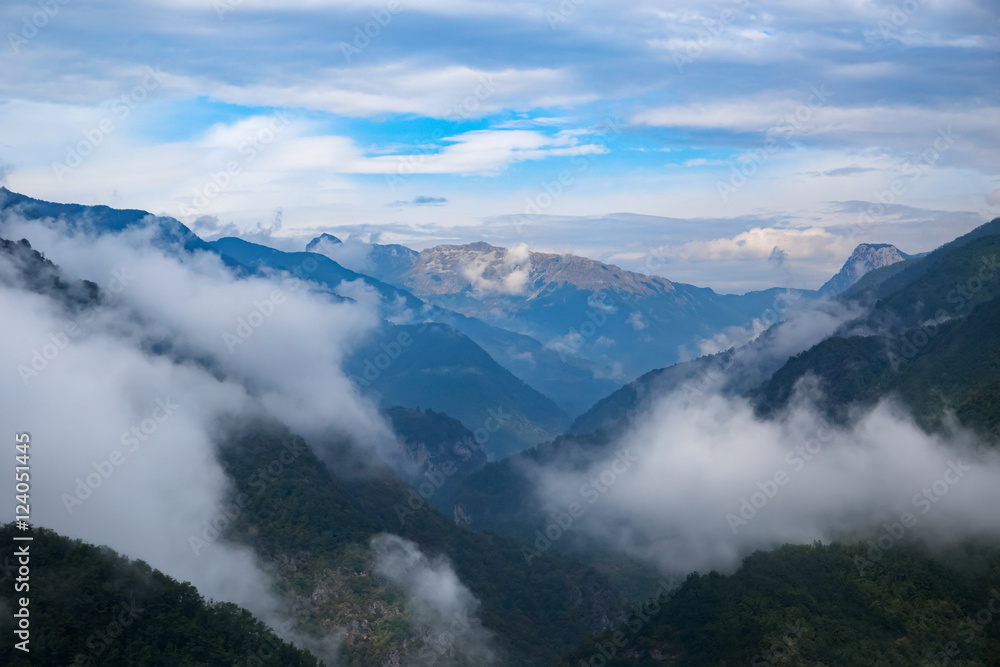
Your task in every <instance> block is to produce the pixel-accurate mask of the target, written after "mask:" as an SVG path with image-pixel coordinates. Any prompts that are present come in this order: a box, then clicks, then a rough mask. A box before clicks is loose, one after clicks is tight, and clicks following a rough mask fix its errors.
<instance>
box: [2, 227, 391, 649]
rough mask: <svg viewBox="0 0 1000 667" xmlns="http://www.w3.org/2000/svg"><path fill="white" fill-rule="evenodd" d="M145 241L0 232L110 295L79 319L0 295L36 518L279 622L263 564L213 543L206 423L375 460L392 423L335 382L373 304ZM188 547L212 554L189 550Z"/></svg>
mask: <svg viewBox="0 0 1000 667" xmlns="http://www.w3.org/2000/svg"><path fill="white" fill-rule="evenodd" d="M152 230H153V228H149V229H145V230H136V231H134V232H128V233H123V234H120V235H105V236H98V237H94V236H91V235H88V234H86V233H81V232H77V233H74V234H69V233H67V230H66V229H65V228H62V227H61V226H60V225H58V224H47V223H46V222H44V221H34V222H27V221H24V220H20V219H17V218H11V217H9V216H8V217H7V219H6V220H4V221H3V224H0V234H2V235H3V236H5V237H14V238H21V237H27V238H29V239H31V241H32V244H33V245H34V246H35V247H36V248H37V249H39V250H40V251H42V252H44V253H45V255H46V256H47V257H49V258H50V259H52V260H53V261H55V262H56V263H57V264H58V265H59V266H60V267H61V268H62V269H63V270H64V271H65V274H66V275H67V276H68V277H69V278H73V279H89V280H93V281H94V282H96V283H97V284H99V285H100V286H101V287H102V288H103V289H104V291H105V294H106V295H107V296H109V297H111V298H113V301H111V302H109V304H108V305H106V306H105V307H102V308H98V309H97V310H96V311H94V312H93V314H92V316H91V315H90V314H88V313H87V312H72V311H67V310H65V309H63V308H62V307H60V306H58V305H57V304H55V303H54V302H52V301H51V300H49V299H48V298H45V297H41V296H39V295H37V294H33V293H29V292H26V291H24V290H23V289H21V288H20V287H18V286H17V285H16V284H13V283H11V282H10V280H6V281H2V282H3V283H5V284H3V285H2V286H0V304H2V305H0V307H2V308H3V312H5V313H8V314H9V315H10V316H11V317H16V319H17V320H18V322H19V326H18V327H16V328H14V327H8V328H6V329H5V330H4V332H3V333H2V334H0V368H4V369H6V371H5V373H4V374H3V378H2V379H0V400H2V401H3V404H4V405H5V406H8V408H9V409H10V411H11V412H10V414H11V415H17V420H16V421H17V423H16V424H15V423H14V422H10V423H9V427H10V428H14V429H17V430H19V431H28V432H29V433H30V434H31V437H32V443H33V444H34V447H32V451H31V455H32V463H33V465H34V466H35V467H36V469H37V470H40V471H44V474H42V475H39V476H38V477H37V478H36V479H35V480H34V482H33V484H34V486H33V489H32V490H33V491H34V492H35V493H34V494H33V497H32V505H33V508H32V509H33V512H32V519H33V521H34V522H36V523H37V524H39V525H43V526H46V527H50V528H53V529H55V530H58V531H59V532H61V533H63V534H66V535H69V536H72V537H77V538H81V539H85V540H87V541H90V542H95V543H98V544H107V545H108V546H110V547H112V548H114V549H116V550H118V551H121V552H123V553H125V554H128V555H129V556H130V557H133V558H141V559H143V560H146V561H147V562H149V563H150V564H151V565H152V566H154V567H156V568H158V569H160V570H162V571H164V572H166V573H168V574H169V575H171V576H173V577H175V578H177V579H180V580H186V581H191V582H192V583H194V584H195V585H196V586H197V587H198V588H199V590H200V591H201V592H202V593H203V594H204V595H206V596H210V597H213V598H215V599H220V600H228V601H233V602H236V603H238V604H241V605H243V606H245V607H247V608H248V609H250V610H251V611H253V612H254V613H255V614H258V615H259V616H260V617H261V618H263V619H264V620H266V621H268V622H270V623H273V624H276V623H277V622H278V621H279V620H280V619H282V618H283V615H282V605H281V603H280V602H279V601H278V600H277V599H275V598H274V597H273V596H272V595H271V592H270V585H271V583H272V576H271V574H269V570H268V569H267V568H266V567H265V566H263V565H262V564H261V563H259V562H258V561H257V557H256V555H255V554H254V553H253V552H252V551H251V550H250V549H248V548H244V547H241V546H237V545H233V544H229V543H227V542H225V541H224V540H219V541H212V539H211V537H212V535H214V534H215V533H214V532H213V531H215V530H216V529H217V528H218V529H224V528H225V526H224V525H222V524H219V523H217V520H218V518H219V517H220V516H222V515H220V509H219V508H220V507H221V506H222V504H223V502H224V501H225V500H226V499H227V494H228V492H229V490H230V488H231V483H230V481H229V480H228V479H227V477H226V475H225V473H224V471H223V469H222V467H221V466H220V464H219V462H218V460H217V458H216V445H217V439H216V435H217V428H218V424H219V420H220V419H223V418H226V417H235V418H237V419H242V420H247V419H251V418H257V417H260V416H268V417H271V418H275V419H278V420H281V421H283V422H284V423H286V424H288V425H289V426H290V427H291V428H292V429H293V430H295V431H296V432H298V433H301V434H303V435H304V436H305V437H306V438H307V439H308V440H309V441H310V443H311V444H312V445H313V446H315V447H317V448H318V449H319V453H320V454H322V447H321V446H320V445H321V443H323V442H325V441H326V439H328V438H331V437H343V438H346V439H349V440H350V441H352V442H354V443H357V444H358V446H360V447H361V448H362V451H365V450H366V451H368V452H372V453H374V452H378V451H387V450H388V448H389V447H391V443H392V442H393V436H392V434H391V431H390V429H389V427H388V426H387V425H386V424H385V423H384V422H383V421H382V418H381V417H380V416H379V414H378V411H377V410H376V408H375V407H374V406H372V405H371V404H369V403H367V402H366V401H365V400H364V399H362V398H361V397H359V396H358V395H357V394H356V393H355V391H354V389H353V387H352V385H351V383H350V382H349V381H348V380H347V378H346V377H345V376H344V375H343V373H342V372H341V370H340V362H341V359H342V358H343V356H344V355H345V354H347V353H348V352H349V351H350V350H351V349H353V347H354V346H355V345H356V344H357V342H358V340H359V339H360V338H361V337H362V336H364V334H365V332H367V331H369V330H370V329H371V328H372V327H373V326H375V325H376V324H377V322H378V315H377V305H375V304H373V303H372V302H371V301H370V300H364V299H361V300H359V301H357V302H336V303H335V302H332V301H331V300H330V298H329V297H328V296H327V295H323V294H318V293H315V292H313V291H312V290H311V289H310V288H309V287H308V286H307V285H306V284H304V283H301V282H299V281H298V280H294V279H292V280H287V279H285V278H284V277H281V276H274V277H273V278H268V277H250V278H243V279H237V278H236V277H235V276H234V275H233V274H232V273H231V272H230V270H229V269H227V268H226V267H225V266H223V264H222V262H221V261H220V260H219V258H218V257H216V256H215V255H212V254H209V253H196V254H194V255H187V254H181V255H179V256H173V255H172V254H170V253H164V252H163V251H159V250H154V249H153V247H152V245H151V244H150V240H151V234H152V233H153V232H152ZM7 261H8V260H7V259H5V258H0V264H6V263H7ZM3 275H6V276H10V269H9V267H8V269H7V270H5V271H0V276H3ZM376 303H377V302H376ZM290 340H296V341H298V342H297V343H296V344H295V345H289V344H288V341H290ZM116 461H117V463H112V462H116ZM10 486H11V483H9V482H5V483H4V488H6V489H7V490H10V491H11V493H13V490H12V488H10ZM213 522H216V525H215V527H213V528H211V530H209V528H210V527H211V526H212V523H213ZM192 537H196V538H198V539H205V540H207V542H208V544H207V545H205V546H203V547H200V548H197V549H196V548H195V544H196V543H194V542H192ZM292 638H294V637H292ZM330 639H331V641H334V640H335V638H333V637H331V638H330Z"/></svg>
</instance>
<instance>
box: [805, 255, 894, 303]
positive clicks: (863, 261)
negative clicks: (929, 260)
mask: <svg viewBox="0 0 1000 667" xmlns="http://www.w3.org/2000/svg"><path fill="white" fill-rule="evenodd" d="M908 258H909V255H905V254H903V253H901V252H900V251H899V250H898V249H897V248H896V247H895V246H893V245H889V244H888V243H862V244H861V245H859V246H858V247H857V248H855V249H854V252H852V253H851V256H850V257H848V258H847V261H846V262H844V266H843V268H841V269H840V271H839V272H837V275H835V276H834V277H832V278H830V280H828V281H826V283H824V284H823V286H822V287H820V288H819V293H820V294H821V295H823V296H836V295H837V294H840V293H841V292H844V291H846V290H847V289H848V288H850V287H851V286H852V285H854V284H855V283H856V282H858V281H859V280H861V278H862V277H863V276H864V275H865V274H867V273H870V272H872V271H874V270H875V269H881V268H883V267H886V266H892V265H893V264H896V263H898V262H902V261H905V260H906V259H908Z"/></svg>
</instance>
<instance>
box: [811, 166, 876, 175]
mask: <svg viewBox="0 0 1000 667" xmlns="http://www.w3.org/2000/svg"><path fill="white" fill-rule="evenodd" d="M869 171H877V169H874V168H872V167H858V166H857V165H852V166H850V167H839V168H837V169H830V170H829V171H824V172H823V175H824V176H853V175H855V174H865V173H867V172H869Z"/></svg>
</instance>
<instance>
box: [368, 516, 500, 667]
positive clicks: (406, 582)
mask: <svg viewBox="0 0 1000 667" xmlns="http://www.w3.org/2000/svg"><path fill="white" fill-rule="evenodd" d="M372 549H373V550H374V551H375V572H376V574H378V575H379V576H382V577H385V578H386V579H388V580H389V581H390V582H392V583H393V584H394V585H396V586H398V587H399V588H400V589H402V591H403V594H404V595H405V596H406V611H407V613H408V614H410V616H411V618H412V619H413V621H414V622H415V623H416V624H417V625H418V631H419V633H420V634H421V635H422V636H424V637H426V645H425V646H424V648H423V650H421V651H420V652H419V654H418V656H417V658H416V659H415V660H414V661H413V662H411V663H410V664H411V665H414V666H416V665H422V666H423V665H426V666H428V667H429V666H430V665H442V664H449V665H450V664H453V662H454V663H459V664H465V663H464V662H462V661H464V660H468V661H472V662H473V663H474V664H477V665H495V664H499V660H498V651H497V647H496V645H495V640H494V638H493V636H492V634H491V633H490V632H489V631H488V630H486V629H485V628H484V627H483V626H482V623H481V622H480V621H479V619H478V618H477V616H476V614H477V611H478V609H479V601H478V600H477V599H476V598H475V596H474V595H473V594H472V593H471V592H470V591H469V589H468V588H466V587H465V585H464V584H462V582H461V581H460V580H459V578H458V575H456V574H455V570H454V568H452V566H451V563H449V562H448V561H447V559H445V558H443V557H437V558H428V557H427V556H426V555H424V553H423V552H422V551H421V550H420V547H418V546H417V545H416V544H414V543H413V542H410V541H409V540H405V539H403V538H401V537H398V536H396V535H378V536H376V537H374V538H372Z"/></svg>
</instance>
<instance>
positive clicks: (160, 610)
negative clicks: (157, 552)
mask: <svg viewBox="0 0 1000 667" xmlns="http://www.w3.org/2000/svg"><path fill="white" fill-rule="evenodd" d="M25 535H29V536H30V537H31V538H32V539H31V541H30V542H28V541H22V542H15V541H14V540H15V539H17V537H16V536H19V537H24V536H25ZM0 539H2V540H3V541H4V543H5V544H8V545H17V546H19V547H23V546H25V545H27V546H28V551H29V554H30V555H29V559H28V560H29V562H30V565H31V570H32V571H31V575H35V576H30V575H29V577H28V579H29V581H28V582H27V583H28V584H29V586H30V588H26V589H22V592H21V594H18V593H16V592H15V590H14V588H15V587H14V581H13V578H14V574H15V572H14V564H15V563H16V562H17V557H15V556H12V555H6V556H4V567H5V570H4V573H3V576H2V577H0V580H2V581H3V582H4V583H5V585H4V586H2V587H0V609H2V610H3V613H2V614H0V631H2V632H3V634H4V636H5V637H7V638H8V641H4V642H3V645H2V646H0V663H2V664H4V665H8V666H9V667H22V666H23V667H28V666H29V665H70V664H72V665H85V664H99V665H143V667H156V666H162V667H174V666H175V665H192V666H193V665H204V666H205V667H209V666H210V665H221V664H246V662H245V661H247V660H255V662H253V664H256V665H273V666H275V667H280V666H284V665H288V666H289V667H297V666H299V665H302V666H306V665H308V666H309V667H315V666H316V665H318V664H319V663H318V662H317V660H316V658H315V657H313V656H312V655H310V654H309V653H307V652H306V651H302V650H300V649H297V648H295V647H294V646H292V645H291V644H289V643H288V642H286V641H284V640H282V639H280V638H278V637H277V636H276V635H275V634H274V632H273V631H272V630H271V629H270V628H268V627H267V626H266V625H264V624H263V623H262V622H260V621H259V620H257V619H256V618H254V617H253V616H252V615H251V614H250V612H248V611H246V610H245V609H241V608H240V607H237V606H236V605H234V604H229V603H225V602H212V601H208V600H205V599H204V598H203V597H202V596H201V595H199V594H198V591H197V590H195V588H194V586H192V585H191V584H188V583H180V582H178V581H175V580H174V579H172V578H170V577H168V576H167V575H165V574H163V573H162V572H159V571H158V570H154V569H152V568H151V567H150V566H149V565H147V564H146V563H144V562H142V561H134V560H130V559H129V558H127V557H125V556H122V555H120V554H117V553H115V552H114V551H112V550H111V549H108V548H107V547H97V546H93V545H91V544H86V543H84V542H81V541H79V540H71V539H69V538H67V537H63V536H61V535H58V534H56V533H55V532H53V531H51V530H46V529H44V528H42V529H37V528H35V529H32V530H31V532H30V533H24V532H22V531H17V530H15V528H14V524H13V523H8V524H4V525H2V526H0ZM14 552H15V549H14V547H11V548H10V553H11V554H13V553H14ZM23 597H27V598H28V600H29V607H28V611H29V614H30V616H29V619H30V635H29V638H30V641H29V643H28V644H27V647H28V648H29V651H30V652H28V653H24V652H22V651H19V650H16V649H15V648H14V644H15V641H16V640H15V639H13V638H14V637H16V635H15V629H16V627H17V626H16V620H15V618H14V613H15V610H17V609H20V607H19V605H18V601H19V599H22V598H23ZM262 649H263V650H262Z"/></svg>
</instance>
